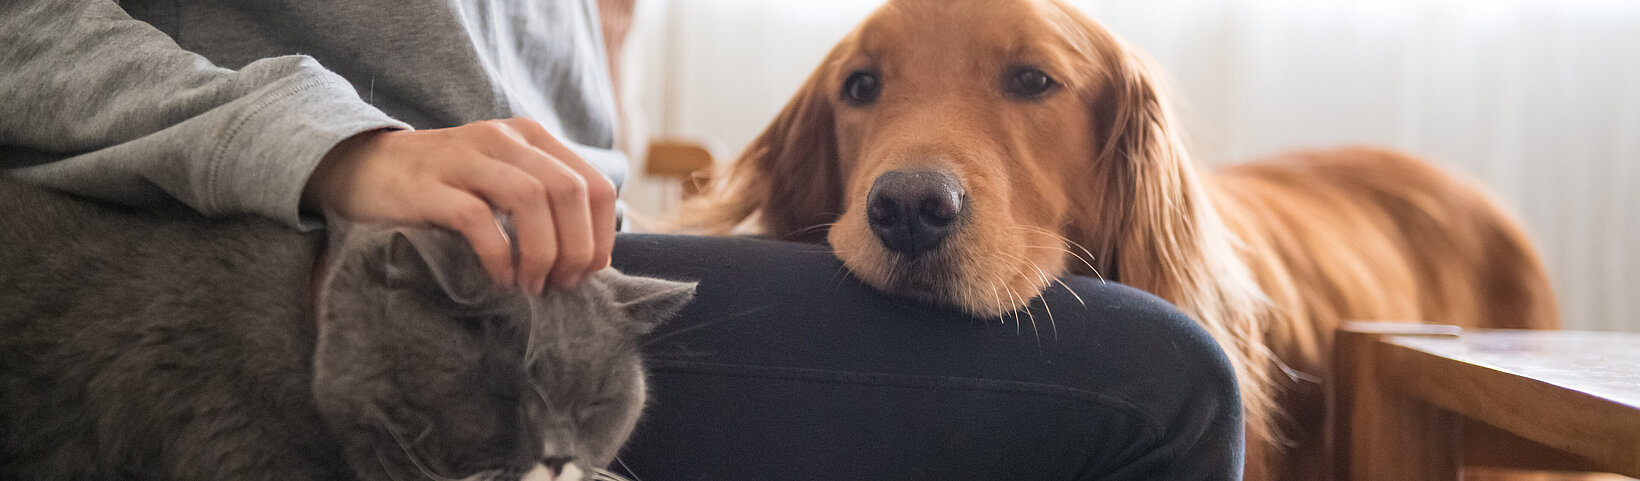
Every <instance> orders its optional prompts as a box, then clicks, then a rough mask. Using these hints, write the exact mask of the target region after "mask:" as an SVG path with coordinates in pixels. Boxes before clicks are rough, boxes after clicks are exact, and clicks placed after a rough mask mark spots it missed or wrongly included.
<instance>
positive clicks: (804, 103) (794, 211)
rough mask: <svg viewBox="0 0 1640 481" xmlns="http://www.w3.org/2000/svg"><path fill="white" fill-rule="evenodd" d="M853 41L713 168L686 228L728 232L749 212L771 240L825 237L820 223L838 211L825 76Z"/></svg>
mask: <svg viewBox="0 0 1640 481" xmlns="http://www.w3.org/2000/svg"><path fill="white" fill-rule="evenodd" d="M851 43H852V42H851V40H844V41H843V42H842V43H841V44H839V45H838V46H837V47H836V48H835V49H833V50H832V52H831V53H830V54H828V55H827V56H826V60H825V61H824V62H821V64H820V67H819V68H817V69H815V71H814V73H813V74H811V75H810V76H809V79H808V81H806V82H804V84H803V86H802V87H801V88H799V89H798V91H797V95H795V96H793V97H792V99H791V101H790V102H788V103H787V104H786V107H785V108H784V109H781V111H780V114H779V115H777V116H775V118H774V121H772V122H770V123H769V127H768V128H767V129H765V130H764V131H763V133H762V134H760V135H758V136H757V139H756V140H753V141H752V143H751V145H748V146H747V147H746V150H745V152H743V153H742V154H741V155H740V158H738V159H736V160H735V162H734V163H732V164H729V165H720V166H718V167H717V168H715V169H714V172H713V173H712V179H711V182H710V183H709V184H708V185H707V186H706V187H705V188H704V189H702V192H701V195H700V196H699V197H696V198H695V199H692V200H691V201H690V202H689V203H688V204H687V205H685V208H684V209H685V221H684V226H685V227H686V228H691V227H692V228H696V229H701V230H704V231H705V232H706V233H710V234H726V233H728V232H729V231H731V230H733V229H734V228H735V227H737V226H739V225H740V224H741V223H743V222H745V221H746V220H747V219H748V218H752V217H753V216H754V215H755V216H756V218H757V224H758V227H759V228H760V229H761V231H762V233H764V234H768V235H770V236H773V237H775V238H779V239H786V240H796V241H804V242H820V241H822V240H824V239H825V238H826V229H825V227H826V226H828V225H830V223H832V222H835V221H836V220H837V217H838V216H839V215H841V214H842V212H843V202H842V197H841V195H842V192H843V183H842V182H843V180H842V174H841V173H840V172H839V171H838V159H837V134H836V121H835V118H834V117H833V111H832V103H831V102H832V100H833V99H832V97H833V96H834V93H835V92H833V89H832V88H831V84H832V82H831V77H832V70H833V68H834V67H833V65H834V64H835V63H836V59H837V57H839V56H840V55H841V53H840V52H843V51H844V49H845V46H846V45H851ZM770 206H776V208H772V209H771V208H769V207H770Z"/></svg>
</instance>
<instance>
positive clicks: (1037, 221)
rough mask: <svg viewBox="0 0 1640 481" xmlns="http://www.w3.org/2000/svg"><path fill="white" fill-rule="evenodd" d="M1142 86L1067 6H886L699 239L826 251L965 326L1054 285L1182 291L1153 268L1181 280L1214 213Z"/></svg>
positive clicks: (722, 182)
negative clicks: (1117, 281)
mask: <svg viewBox="0 0 1640 481" xmlns="http://www.w3.org/2000/svg"><path fill="white" fill-rule="evenodd" d="M1154 83H1155V81H1154V79H1153V77H1152V75H1151V74H1150V71H1149V69H1148V68H1147V67H1146V66H1145V62H1144V61H1143V60H1142V59H1141V58H1140V57H1139V55H1138V54H1137V53H1136V50H1134V49H1132V48H1129V47H1127V46H1126V45H1125V44H1124V43H1123V42H1122V41H1121V40H1120V39H1118V38H1116V37H1115V36H1114V35H1112V34H1111V33H1110V32H1109V31H1107V30H1105V29H1104V28H1103V27H1101V26H1099V25H1098V24H1097V23H1095V22H1093V21H1092V20H1090V19H1088V18H1087V17H1085V16H1083V15H1082V14H1081V13H1080V12H1078V11H1076V10H1075V9H1074V8H1072V7H1070V6H1068V5H1065V4H1063V3H1061V2H1057V1H1052V0H1007V1H995V0H983V1H978V0H974V1H947V0H898V1H892V2H890V3H888V4H887V5H885V6H883V7H882V8H880V9H879V10H878V11H876V12H875V13H873V14H872V15H871V17H870V18H868V19H867V20H866V21H865V22H864V23H863V24H862V25H860V26H859V27H858V28H857V29H855V30H854V31H853V32H851V33H850V34H849V35H848V36H847V37H846V38H845V39H844V40H843V41H842V42H841V43H839V44H838V46H837V47H836V48H835V49H833V50H832V51H831V53H830V54H829V55H828V56H827V57H826V59H825V61H824V62H823V63H822V64H821V65H820V67H819V68H818V69H817V70H816V71H815V72H814V74H813V75H812V76H811V77H810V78H809V79H808V81H807V83H806V84H805V85H804V86H803V87H802V88H801V89H800V90H799V92H798V94H797V95H796V96H795V97H794V98H793V99H792V101H791V102H790V103H789V104H788V105H787V106H786V107H785V109H784V110H783V111H782V112H781V113H780V114H779V115H778V116H777V117H776V119H775V120H774V122H773V123H772V124H771V125H770V126H769V128H768V129H767V130H766V131H765V132H764V133H763V134H762V135H761V136H760V137H758V139H757V140H756V141H754V142H753V143H752V145H751V146H750V147H749V148H748V149H747V150H746V152H745V154H744V155H743V156H742V158H741V159H739V161H738V162H736V163H734V164H733V165H732V166H730V167H729V168H728V169H727V170H726V171H724V172H720V173H719V175H717V178H716V179H715V185H714V186H712V187H713V188H709V189H707V195H706V196H705V197H704V198H703V199H702V202H700V203H699V204H705V205H706V208H705V209H704V211H705V212H706V213H707V215H706V218H707V222H706V224H708V225H717V226H720V227H723V226H728V225H732V224H735V223H738V222H740V221H742V220H744V219H746V218H748V217H753V216H755V217H756V218H757V219H758V223H759V224H760V225H761V226H762V228H763V229H764V230H765V231H766V232H767V233H769V234H773V235H776V236H778V237H782V238H787V239H793V240H806V241H818V240H821V239H822V238H824V239H826V240H829V241H830V243H831V244H832V246H833V248H834V249H835V250H836V252H837V255H838V256H839V257H841V258H842V259H843V261H844V262H845V263H846V264H847V265H848V267H849V269H850V270H852V271H853V272H854V273H855V275H857V276H859V277H860V278H861V279H862V280H864V281H865V282H867V283H869V284H871V285H873V286H875V287H877V288H879V289H882V290H885V291H888V292H892V293H897V294H900V295H904V296H908V297H913V298H918V299H921V300H924V301H929V302H934V303H938V304H944V305H951V306H954V307H958V308H960V309H963V310H965V311H967V312H970V313H972V314H976V315H983V316H996V315H1000V314H1002V313H1006V312H1009V311H1012V310H1014V309H1017V308H1019V307H1021V306H1022V305H1024V304H1026V303H1027V302H1028V301H1029V299H1031V298H1032V297H1034V296H1035V295H1036V294H1037V293H1038V292H1040V291H1041V290H1042V289H1043V288H1044V287H1045V286H1046V285H1047V284H1048V283H1049V282H1051V280H1052V279H1053V278H1055V277H1057V276H1059V275H1061V274H1063V273H1065V272H1066V271H1067V270H1070V271H1073V272H1077V273H1082V274H1099V275H1103V276H1106V277H1108V278H1117V277H1120V278H1121V279H1122V280H1124V281H1126V282H1128V283H1130V284H1135V285H1138V286H1140V287H1142V288H1147V287H1148V288H1153V289H1152V292H1154V293H1156V294H1158V295H1162V296H1163V297H1169V294H1175V293H1177V292H1179V291H1182V290H1184V289H1186V288H1184V287H1174V286H1168V285H1165V284H1170V283H1169V282H1161V281H1159V279H1160V278H1162V277H1165V275H1166V274H1163V273H1160V272H1158V271H1166V270H1177V269H1182V268H1184V267H1185V266H1184V265H1182V264H1183V263H1188V262H1189V260H1188V259H1189V258H1191V257H1193V256H1194V254H1193V253H1190V252H1184V251H1187V250H1190V249H1192V248H1195V247H1197V246H1193V245H1189V244H1191V243H1192V242H1194V241H1195V239H1197V238H1198V237H1199V235H1198V234H1199V233H1198V232H1196V231H1195V230H1196V229H1197V228H1198V227H1199V223H1196V222H1193V221H1195V220H1197V219H1198V218H1199V217H1202V216H1209V215H1211V214H1210V212H1208V211H1207V210H1208V209H1207V206H1206V204H1205V202H1203V201H1202V197H1203V196H1202V195H1201V193H1200V190H1201V188H1200V187H1199V185H1198V183H1197V182H1196V180H1195V179H1194V174H1193V173H1192V172H1191V170H1190V169H1189V166H1188V165H1187V164H1188V158H1187V157H1186V156H1185V155H1184V154H1183V149H1181V148H1179V147H1178V146H1177V145H1176V143H1175V141H1174V136H1173V135H1170V132H1171V131H1172V129H1173V128H1172V126H1171V124H1170V123H1169V120H1168V116H1167V115H1166V113H1165V106H1164V105H1163V104H1162V99H1161V97H1160V96H1159V95H1157V91H1156V88H1155V86H1154ZM699 204H697V205H699ZM1158 240H1159V241H1160V242H1158ZM1118 252H1120V254H1118ZM1147 284H1148V285H1147ZM1170 300H1175V301H1176V302H1177V301H1178V299H1177V298H1176V297H1170Z"/></svg>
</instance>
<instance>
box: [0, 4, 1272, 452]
mask: <svg viewBox="0 0 1640 481" xmlns="http://www.w3.org/2000/svg"><path fill="white" fill-rule="evenodd" d="M599 3H604V4H605V5H604V6H605V12H606V13H608V14H610V15H605V16H604V17H600V10H599ZM611 6H614V7H617V8H610V7H611ZM630 12H631V9H630V0H604V2H595V1H594V0H391V1H389V0H346V1H313V0H262V1H254V2H252V1H177V0H172V1H160V0H123V1H120V2H118V3H116V2H115V1H112V0H11V1H9V2H6V3H4V4H0V112H4V113H5V114H4V115H0V167H3V168H4V169H5V170H4V175H7V176H9V177H13V178H17V179H22V180H25V181H29V182H34V183H39V184H43V185H46V186H50V187H53V188H57V189H61V190H66V191H71V192H75V193H79V194H82V195H87V196H92V197H97V198H102V199H106V200H108V201H112V202H119V203H124V204H130V205H134V206H165V205H173V204H177V203H180V204H183V205H185V206H187V207H189V208H192V209H195V210H197V211H199V212H201V213H204V214H207V215H218V216H220V215H232V214H255V215H262V216H267V217H270V218H273V219H277V220H280V221H282V222H284V223H286V224H288V225H290V226H291V227H293V228H297V229H317V228H322V226H323V224H324V222H325V220H326V219H338V218H342V219H353V220H367V221H392V222H402V223H415V224H426V225H436V226H441V227H444V228H448V229H451V230H454V231H457V232H459V233H461V234H462V235H463V236H464V237H465V238H466V239H468V241H469V242H470V244H472V246H473V249H474V250H475V251H476V252H477V253H478V255H479V257H480V259H481V261H482V262H483V264H484V267H485V269H486V271H487V272H489V273H490V274H491V276H492V277H493V278H494V280H495V281H496V282H498V283H502V284H506V285H512V286H516V287H517V288H519V289H523V290H525V291H527V292H543V291H545V290H548V289H551V288H553V287H555V286H570V285H574V284H576V283H577V282H579V281H580V280H581V279H582V278H584V277H585V276H586V275H587V274H589V273H591V272H593V271H596V270H598V269H602V268H604V267H606V266H609V265H611V264H613V265H614V266H616V267H618V268H620V269H622V270H623V271H626V272H629V273H636V274H645V275H657V276H663V277H670V278H679V279H692V280H699V281H700V287H699V291H698V295H697V300H696V302H695V303H694V304H693V305H692V306H691V307H689V308H688V309H686V310H685V312H684V313H682V314H681V315H680V316H679V318H678V319H675V320H673V321H670V322H669V323H668V324H666V325H664V326H663V327H662V328H661V329H658V330H657V331H656V332H655V333H654V334H652V336H651V338H650V340H649V342H648V345H647V346H646V350H647V351H649V355H650V357H651V372H652V374H651V386H652V388H651V390H652V403H651V405H650V407H649V411H648V412H647V413H646V420H645V421H644V422H643V423H642V424H641V425H640V427H639V430H638V432H637V433H636V434H635V435H634V437H633V439H632V441H631V443H630V444H629V446H628V448H627V449H626V450H625V451H623V453H622V455H621V456H620V458H619V461H620V462H619V463H618V464H617V466H616V468H617V469H618V471H620V472H622V473H625V474H626V475H628V476H631V477H632V478H634V479H635V480H638V481H644V480H648V481H665V480H667V479H715V480H735V479H783V480H805V479H815V480H819V479H1239V476H1240V466H1241V456H1242V454H1241V453H1242V451H1241V449H1242V448H1241V442H1242V441H1241V436H1242V434H1241V425H1242V423H1241V419H1240V405H1239V401H1238V398H1237V394H1236V389H1235V383H1234V379H1233V375H1232V374H1231V371H1230V368H1229V366H1228V364H1227V362H1226V361H1225V359H1224V357H1223V354H1222V353H1221V352H1220V351H1219V349H1218V347H1217V346H1216V345H1215V344H1214V343H1213V341H1212V340H1211V339H1210V338H1209V337H1208V336H1207V335H1206V334H1205V333H1203V332H1202V331H1201V330H1200V329H1199V328H1197V327H1196V326H1195V324H1194V323H1193V322H1191V321H1190V320H1189V319H1188V318H1186V317H1184V316H1183V315H1181V314H1180V313H1179V312H1178V311H1177V310H1176V309H1174V308H1172V307H1171V306H1169V305H1167V304H1166V303H1164V302H1162V301H1160V300H1158V299H1156V298H1154V297H1152V296H1149V295H1147V294H1144V293H1141V292H1139V291H1136V290H1133V289H1129V288H1126V287H1123V286H1119V285H1116V284H1106V283H1102V282H1100V281H1097V280H1092V279H1083V278H1070V279H1067V280H1066V285H1065V287H1060V288H1056V289H1052V290H1050V291H1049V292H1047V293H1045V294H1044V295H1043V296H1042V297H1041V298H1040V299H1038V300H1037V301H1036V302H1035V303H1034V305H1033V307H1032V310H1031V311H1029V312H1023V313H1020V314H1018V315H1014V316H1012V317H1005V318H1003V319H989V320H986V319H972V318H968V317H966V316H964V315H961V314H958V313H955V312H949V311H945V310H941V309H939V308H934V307H928V306H920V305H915V304H912V303H909V302H907V301H903V300H897V299H893V298H889V297H885V296H883V295H882V294H879V293H876V292H874V291H872V290H871V289H869V288H866V287H864V286H863V285H861V284H860V283H858V282H856V281H853V280H852V279H850V278H848V277H847V275H846V274H844V273H843V272H844V270H843V268H842V267H841V264H840V263H838V261H837V260H836V259H835V258H834V257H832V256H830V255H829V254H827V253H826V252H825V251H824V250H823V249H820V248H816V247H814V246H807V245H798V244H788V243H780V242H772V241H766V240H756V239H745V238H701V237H688V236H666V235H621V236H617V235H616V233H615V222H616V215H615V209H616V193H617V190H618V188H619V186H620V184H621V183H622V181H623V179H624V178H625V176H626V160H625V158H624V157H622V156H621V155H620V154H618V153H616V152H614V151H613V150H611V149H610V146H611V145H612V143H613V141H614V135H615V125H616V116H617V113H616V112H617V109H616V105H615V101H614V92H613V91H612V90H613V88H612V82H611V79H610V75H611V71H610V62H609V60H610V59H609V55H608V53H607V50H606V49H614V50H618V46H619V43H620V42H619V38H620V37H621V36H623V35H624V34H622V33H621V32H613V31H612V32H611V33H612V34H613V35H611V36H607V37H606V36H605V35H604V32H603V30H604V29H605V28H606V27H609V28H611V29H612V30H617V29H620V30H624V25H625V23H624V22H622V21H619V19H618V18H617V20H616V21H613V22H611V21H610V18H611V15H614V16H619V15H630ZM612 26H613V27H612ZM606 41H607V42H608V43H607V44H606V43H605V42H606ZM492 212H505V213H507V214H508V215H510V216H511V218H512V219H513V222H514V224H515V226H516V238H509V236H508V235H507V234H506V233H505V232H503V231H502V230H501V229H500V228H498V227H497V225H496V223H495V221H494V218H493V216H492ZM514 245H516V246H517V250H518V255H517V258H516V261H515V259H514V257H513V255H512V252H511V250H512V246H514ZM1050 310H1051V311H1052V314H1050V313H1049V312H1048V311H1050ZM1052 315H1056V316H1057V317H1055V318H1051V319H1050V316H1052ZM1022 316H1031V317H1022ZM1030 319H1034V320H1035V321H1036V324H1035V325H1032V326H1027V324H1026V323H1027V322H1029V320H1030ZM999 321H1000V322H999ZM1044 321H1051V326H1043V324H1044V323H1045V322H1044ZM1044 327H1047V328H1044Z"/></svg>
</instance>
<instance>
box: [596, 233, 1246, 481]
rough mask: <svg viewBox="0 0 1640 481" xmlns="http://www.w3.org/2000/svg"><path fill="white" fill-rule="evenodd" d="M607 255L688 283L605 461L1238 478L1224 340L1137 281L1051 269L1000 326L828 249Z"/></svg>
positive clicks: (755, 468) (732, 241)
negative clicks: (892, 287)
mask: <svg viewBox="0 0 1640 481" xmlns="http://www.w3.org/2000/svg"><path fill="white" fill-rule="evenodd" d="M615 266H616V267H617V268H619V269H621V270H622V271H624V272H627V273H633V274H644V275H653V276H660V277H666V278H671V279H680V280H698V281H700V287H699V292H698V294H697V297H696V300H695V302H694V304H692V305H691V306H690V307H688V308H686V309H685V310H684V311H683V312H682V313H681V314H680V315H679V316H678V318H676V319H674V320H672V321H669V322H668V323H667V324H664V325H662V326H661V327H660V328H659V329H658V330H657V331H656V332H655V333H654V334H653V336H652V337H651V339H649V341H648V345H647V347H646V352H647V353H648V355H649V359H650V360H649V362H648V365H649V368H650V373H651V374H650V393H651V397H650V405H649V408H648V411H647V412H646V413H645V415H644V416H645V417H644V420H643V421H642V422H641V423H640V425H639V427H638V432H637V433H636V434H635V435H634V436H633V439H632V441H631V443H630V444H629V445H628V446H627V448H626V449H625V450H624V451H623V452H622V454H621V456H620V461H621V462H620V463H616V464H615V466H614V468H615V469H616V471H617V472H621V473H622V474H626V475H629V476H630V477H632V478H633V479H635V480H638V481H696V480H710V481H734V480H758V481H768V480H777V481H806V480H814V481H837V480H850V481H858V480H896V481H904V480H942V481H944V480H966V479H976V480H1039V481H1042V480H1153V479H1166V480H1236V479H1240V478H1241V465H1242V420H1241V408H1240V404H1239V399H1238V397H1237V392H1236V385H1235V380H1234V376H1233V375H1232V373H1231V370H1230V366H1229V364H1228V363H1227V361H1226V360H1225V358H1224V355H1223V353H1222V352H1220V351H1219V347H1218V346H1217V345H1216V344H1215V343H1214V342H1213V340H1212V339H1211V338H1209V337H1208V335H1207V334H1206V333H1205V332H1203V331H1202V330H1201V329H1200V328H1198V327H1197V326H1196V324H1195V323H1194V322H1192V321H1191V320H1190V319H1189V318H1187V317H1185V316H1184V315H1182V314H1180V313H1179V312H1178V311H1177V310H1176V309H1175V308H1174V307H1173V306H1171V305H1169V304H1167V303H1166V302H1164V301H1161V300H1159V299H1157V298H1156V297H1154V296H1151V295H1149V294H1146V293H1143V292H1140V291H1138V290H1135V289H1132V288H1128V287H1125V286H1122V285H1118V284H1107V283H1103V282H1101V281H1099V280H1097V279H1089V278H1066V279H1064V281H1065V282H1066V284H1068V286H1069V290H1067V289H1066V288H1064V287H1060V286H1057V285H1056V286H1055V287H1054V288H1053V289H1050V290H1049V291H1048V292H1046V293H1044V294H1043V296H1042V298H1041V299H1038V300H1037V301H1035V302H1033V304H1032V308H1031V313H1030V314H1024V313H1022V314H1020V315H1019V316H1017V317H1016V316H1013V315H1009V316H1005V317H1004V318H1003V319H1001V320H1000V321H999V320H998V319H994V318H993V319H977V318H973V317H969V316H966V315H964V314H961V313H957V312H952V311H947V310H941V309H937V308H932V307H928V306H924V305H919V304H916V303H913V302H910V301H905V300H901V299H896V298H893V297H889V296H885V295H883V294H880V293H878V292H876V291H874V290H872V289H871V288H869V287H867V286H865V285H863V284H861V283H860V281H858V280H856V279H855V278H853V277H851V276H849V275H848V273H847V271H846V270H845V269H843V266H842V263H841V262H840V261H838V260H837V259H836V258H835V257H833V256H832V255H831V254H830V253H829V252H828V250H827V249H826V247H824V246H816V245H808V244H792V243H783V242H771V241H763V240H754V239H744V238H701V237H679V236H657V235H623V236H621V237H620V238H619V240H618V241H617V242H616V246H615ZM1071 291H1075V294H1076V295H1072V293H1071ZM1078 296H1080V298H1081V299H1080V300H1078V299H1077V297H1078ZM1050 310H1051V311H1052V314H1053V315H1052V319H1051V321H1050V316H1049V314H1048V311H1050ZM1033 316H1034V326H1033V324H1032V323H1033V320H1032V319H1033ZM623 464H624V466H625V467H624V468H623V466H622V465H623Z"/></svg>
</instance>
